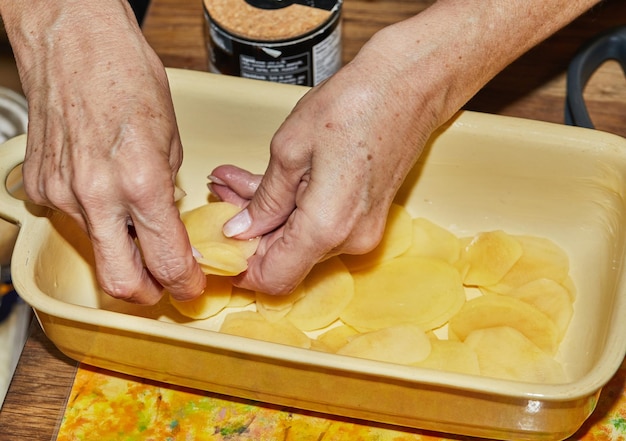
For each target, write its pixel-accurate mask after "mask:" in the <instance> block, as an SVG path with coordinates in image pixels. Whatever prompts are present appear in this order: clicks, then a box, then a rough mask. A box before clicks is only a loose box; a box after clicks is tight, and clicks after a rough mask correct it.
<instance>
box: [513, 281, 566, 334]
mask: <svg viewBox="0 0 626 441" xmlns="http://www.w3.org/2000/svg"><path fill="white" fill-rule="evenodd" d="M506 295H508V296H511V297H515V298H516V299H520V300H523V301H525V302H526V303H529V304H531V305H533V306H535V307H536V308H537V309H539V310H540V311H541V312H543V313H544V314H545V315H547V316H548V317H550V319H551V320H552V321H553V322H554V324H555V325H556V327H557V328H558V330H559V340H561V339H562V338H563V336H564V335H565V331H567V327H568V326H569V322H570V320H571V319H572V315H573V314H574V306H573V305H572V301H571V297H570V294H569V292H568V290H567V289H566V288H565V287H564V286H563V285H561V284H560V283H557V282H555V281H554V280H551V279H537V280H534V281H532V282H529V283H527V284H526V285H522V286H520V287H519V288H515V289H513V290H512V291H510V292H509V293H508V294H506Z"/></svg>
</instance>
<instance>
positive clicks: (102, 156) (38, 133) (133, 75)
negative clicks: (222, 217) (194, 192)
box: [3, 1, 205, 304]
mask: <svg viewBox="0 0 626 441" xmlns="http://www.w3.org/2000/svg"><path fill="white" fill-rule="evenodd" d="M14 3H17V4H15V5H11V7H12V8H16V9H19V8H20V7H21V6H20V5H19V3H21V2H14ZM31 7H35V6H33V5H30V6H28V7H26V6H24V8H27V11H25V12H24V11H10V12H11V13H7V14H5V15H6V17H3V18H6V20H5V21H6V22H7V30H8V32H9V36H10V38H11V43H12V45H13V47H14V51H15V52H16V59H17V61H18V67H19V70H20V76H21V79H22V84H23V88H24V92H25V94H26V96H27V98H28V101H29V130H28V138H27V150H26V156H25V160H24V165H23V176H24V186H25V190H26V192H27V194H28V195H29V197H30V198H31V199H32V200H33V201H34V202H35V203H38V204H42V205H47V206H50V207H53V208H55V209H58V210H60V211H62V212H65V213H66V214H68V215H69V216H70V217H71V218H73V219H74V220H75V221H76V222H77V223H78V224H79V225H80V226H81V227H82V228H83V229H84V230H85V231H87V232H88V234H89V237H90V239H91V241H92V244H93V251H94V258H95V264H96V273H97V278H98V281H99V283H100V285H101V286H102V288H103V289H104V291H106V292H107V293H108V294H110V295H112V296H114V297H116V298H120V299H124V300H127V301H131V302H136V303H147V304H151V303H156V302H157V301H158V300H159V298H160V297H161V295H162V290H163V288H166V289H167V290H168V291H169V292H170V293H171V294H172V295H173V296H174V297H175V298H176V299H178V300H185V299H191V298H193V297H196V296H198V295H199V294H200V293H201V292H202V291H203V289H204V284H205V277H204V275H203V274H202V271H201V270H200V268H199V266H198V265H197V263H196V262H195V259H194V258H193V255H192V249H191V246H190V244H189V239H188V237H187V233H186V230H185V228H184V225H183V224H182V222H181V220H180V217H179V213H178V210H177V208H176V206H175V204H174V191H175V185H174V180H175V176H176V173H177V171H178V168H179V167H180V164H181V162H182V147H181V141H180V137H179V133H178V129H177V124H176V120H175V116H174V110H173V105H172V101H171V96H170V93H169V86H168V82H167V78H166V75H165V71H164V69H163V66H162V64H161V62H160V61H159V59H158V58H157V56H156V54H155V53H154V52H153V51H152V49H151V48H150V47H149V46H148V44H147V43H146V42H145V40H144V39H143V36H142V35H141V30H140V29H139V28H138V26H137V24H136V22H135V19H134V16H133V15H132V12H131V10H130V8H129V7H128V5H127V4H126V2H104V3H103V2H99V1H85V2H71V1H59V2H54V4H48V3H46V4H42V5H39V4H38V6H37V8H39V9H38V10H37V11H32V10H31V9H30V8H31ZM4 12H6V10H5V11H4ZM129 230H130V231H129ZM135 234H136V238H137V239H138V241H139V243H140V244H141V247H138V245H137V243H136V241H135ZM140 248H141V251H140ZM142 260H143V261H142ZM144 263H145V266H144Z"/></svg>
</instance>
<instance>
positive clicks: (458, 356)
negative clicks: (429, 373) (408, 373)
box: [413, 339, 480, 375]
mask: <svg viewBox="0 0 626 441" xmlns="http://www.w3.org/2000/svg"><path fill="white" fill-rule="evenodd" d="M430 343H431V346H432V349H431V351H430V354H428V357H426V358H425V359H424V360H422V361H420V362H417V363H414V364H413V365H414V366H417V367H423V368H428V369H436V370H439V371H448V372H458V373H461V374H470V375H480V366H479V365H478V357H477V356H476V351H474V349H472V348H471V347H470V346H468V345H467V344H465V343H464V342H461V341H452V340H433V339H431V341H430Z"/></svg>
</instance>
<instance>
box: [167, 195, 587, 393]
mask: <svg viewBox="0 0 626 441" xmlns="http://www.w3.org/2000/svg"><path fill="white" fill-rule="evenodd" d="M239 210H240V209H239V208H238V207H236V206H235V205H232V204H229V203H225V202H212V203H209V204H207V205H204V206H201V207H199V208H197V209H195V210H192V211H190V212H187V213H184V214H183V215H182V216H181V218H182V219H183V222H184V223H185V225H186V227H187V231H188V234H189V237H190V241H191V243H192V245H193V246H194V247H195V248H196V250H198V252H199V253H201V254H202V257H197V260H198V262H199V263H200V265H201V266H202V268H203V270H204V271H205V273H207V274H210V275H207V281H208V285H207V290H206V291H205V293H203V295H202V296H201V297H199V298H198V299H196V300H193V301H191V302H177V301H176V300H174V299H172V298H170V302H171V303H172V305H173V306H174V307H175V308H176V309H177V310H178V311H179V312H180V313H181V314H183V315H185V316H187V317H190V318H192V319H197V320H202V319H206V318H209V317H211V316H214V315H215V314H217V313H219V312H220V311H222V310H223V309H224V308H226V307H233V308H247V309H249V308H248V306H249V305H251V303H255V306H254V307H255V308H256V311H250V310H240V311H238V312H232V313H229V314H226V315H225V317H224V321H223V324H222V327H221V329H220V331H221V332H224V333H228V334H233V335H238V336H242V337H247V338H252V339H258V340H264V341H268V342H273V343H279V344H285V345H290V346H296V347H300V348H307V349H312V350H317V351H324V352H328V353H338V354H341V355H347V356H354V357H360V358H367V359H371V360H378V361H384V362H389V363H397V364H404V365H413V366H417V367H421V368H428V369H435V370H441V371H451V372H458V373H464V374H471V375H478V374H480V375H485V376H492V377H497V378H504V379H511V380H517V381H532V382H543V383H559V382H563V381H565V374H564V371H563V368H562V366H561V365H560V364H559V363H558V362H557V361H556V360H555V359H554V357H553V354H554V353H555V352H556V350H557V348H558V345H559V343H560V341H561V340H562V338H563V336H564V334H565V332H566V330H567V327H568V325H569V322H570V320H571V317H572V313H573V301H574V299H575V289H574V284H573V282H572V280H571V278H570V276H569V261H568V258H567V255H566V254H565V253H564V252H563V250H562V249H560V248H559V247H558V246H557V245H556V244H555V243H554V242H552V241H550V240H548V239H543V238H539V237H534V236H513V235H509V234H507V233H505V232H503V231H499V230H496V231H488V232H482V233H478V234H476V235H474V236H472V237H463V238H458V237H457V236H456V235H454V234H453V233H451V232H450V231H448V230H446V229H445V228H442V227H440V226H438V225H436V224H434V223H432V222H431V221H429V220H427V219H425V218H415V219H411V217H410V215H409V213H408V212H407V211H406V209H405V208H404V207H402V206H400V205H397V204H393V205H392V206H391V209H390V212H389V216H388V218H387V225H386V229H385V233H384V235H383V238H382V240H381V242H380V244H379V245H378V246H377V247H376V248H375V249H374V250H372V251H371V252H369V253H367V254H364V255H359V256H348V255H343V256H341V257H333V258H330V259H328V260H326V261H324V262H321V263H319V264H317V265H316V266H315V267H314V268H313V270H312V271H311V272H310V273H309V275H308V276H307V277H306V278H305V280H304V281H303V282H302V283H301V284H300V285H299V286H298V287H297V288H296V290H295V291H294V292H293V293H292V294H290V295H287V296H274V295H268V294H263V293H254V292H252V291H248V290H243V289H239V288H236V287H233V286H232V285H231V283H230V280H229V279H228V278H227V277H221V276H224V275H236V274H239V273H241V272H242V271H245V270H246V268H247V260H248V258H249V257H250V256H251V255H252V254H253V253H254V252H255V251H256V247H257V245H258V239H255V240H251V241H240V240H236V239H230V238H226V237H225V236H224V235H223V234H222V227H223V225H224V223H225V222H226V221H227V220H228V219H230V218H231V217H232V216H234V215H235V214H236V213H237V212H238V211H239ZM481 292H482V293H483V294H484V293H488V294H484V295H483V294H481ZM473 294H476V295H477V297H474V295H473ZM466 299H471V300H466ZM445 324H447V325H448V328H447V331H448V340H440V339H438V338H437V337H436V335H435V333H433V332H432V331H433V330H435V329H438V328H440V327H441V326H443V325H445ZM330 325H333V326H332V327H331V328H330V329H329V330H326V331H325V332H323V330H324V328H326V327H328V326H330ZM335 325H336V326H335ZM319 329H321V330H322V333H321V334H320V335H319V336H318V337H317V338H315V339H311V338H310V337H309V336H307V334H305V332H309V331H316V330H319ZM444 329H445V328H444Z"/></svg>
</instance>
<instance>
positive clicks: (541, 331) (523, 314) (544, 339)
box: [448, 295, 560, 355]
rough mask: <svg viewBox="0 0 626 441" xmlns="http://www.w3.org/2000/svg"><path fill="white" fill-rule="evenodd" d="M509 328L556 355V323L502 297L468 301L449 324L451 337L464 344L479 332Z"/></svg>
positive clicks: (517, 302)
mask: <svg viewBox="0 0 626 441" xmlns="http://www.w3.org/2000/svg"><path fill="white" fill-rule="evenodd" d="M498 326H510V327H512V328H515V329H517V330H518V331H519V332H521V333H522V334H524V335H525V336H526V337H527V338H528V339H529V340H531V341H532V342H533V343H534V344H535V345H537V346H538V347H539V348H540V349H542V350H543V351H545V352H546V353H547V354H550V355H554V353H555V352H556V350H557V349H558V346H559V343H560V332H559V329H558V328H557V326H556V325H555V324H554V322H553V321H552V320H551V319H550V318H549V317H548V316H547V315H545V314H544V313H543V312H541V311H539V310H538V309H537V308H536V307H534V306H532V305H530V304H528V303H526V302H524V301H522V300H519V299H516V298H514V297H509V296H503V295H485V296H482V297H476V298H475V299H472V300H469V301H468V302H467V303H465V305H463V307H462V308H461V310H460V311H459V313H458V314H456V315H455V316H454V317H452V319H451V320H450V322H449V323H448V335H449V336H450V337H451V338H458V339H459V340H461V341H465V339H466V338H467V336H468V335H469V334H470V333H471V332H472V331H475V330H477V329H485V328H492V327H498Z"/></svg>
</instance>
